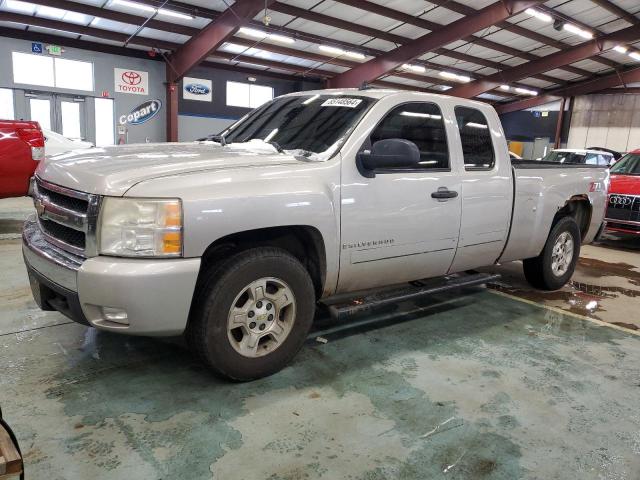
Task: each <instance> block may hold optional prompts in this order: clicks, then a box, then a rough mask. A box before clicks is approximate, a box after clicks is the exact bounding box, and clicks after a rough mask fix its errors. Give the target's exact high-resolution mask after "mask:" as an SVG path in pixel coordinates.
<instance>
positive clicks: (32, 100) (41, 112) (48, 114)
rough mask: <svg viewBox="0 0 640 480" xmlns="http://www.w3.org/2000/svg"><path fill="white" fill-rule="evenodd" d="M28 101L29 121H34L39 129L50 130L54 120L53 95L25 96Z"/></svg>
mask: <svg viewBox="0 0 640 480" xmlns="http://www.w3.org/2000/svg"><path fill="white" fill-rule="evenodd" d="M25 96H26V97H27V98H28V99H29V120H34V121H36V122H38V123H39V124H40V127H41V128H44V129H47V130H51V129H52V128H51V127H52V126H53V124H54V123H55V120H54V117H55V115H54V108H55V105H54V102H53V95H46V94H31V93H30V94H27V95H25Z"/></svg>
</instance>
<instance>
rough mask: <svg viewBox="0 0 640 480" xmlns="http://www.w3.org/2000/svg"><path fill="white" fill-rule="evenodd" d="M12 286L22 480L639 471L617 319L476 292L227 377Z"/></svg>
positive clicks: (9, 372)
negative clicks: (76, 318) (239, 380)
mask: <svg viewBox="0 0 640 480" xmlns="http://www.w3.org/2000/svg"><path fill="white" fill-rule="evenodd" d="M5 247H6V248H9V249H11V250H13V247H12V246H9V245H5ZM5 272H6V271H5ZM5 275H6V273H5ZM14 283H15V284H12V285H10V286H9V287H8V288H6V287H2V290H1V291H0V296H3V297H1V299H2V300H3V301H2V302H0V366H1V370H0V371H1V374H0V401H1V404H2V408H3V410H4V415H5V418H6V419H7V421H8V422H9V423H10V424H11V425H12V427H13V428H14V430H15V431H16V433H17V435H18V438H19V440H20V443H21V447H22V449H23V452H24V454H25V457H26V471H27V478H28V479H47V480H54V479H65V480H69V479H92V480H98V479H134V478H135V479H138V478H140V479H165V480H168V479H185V480H186V479H210V478H214V479H223V480H226V479H233V480H241V479H246V480H249V479H256V480H258V479H260V480H263V479H271V480H276V479H287V480H289V479H290V480H293V479H332V480H333V479H367V480H372V479H430V478H452V479H485V478H487V479H509V480H512V479H517V478H529V479H540V480H550V479H563V480H565V479H581V480H584V479H612V480H613V479H629V480H634V479H638V478H640V412H639V410H638V405H639V403H640V402H639V400H640V337H637V336H634V335H632V334H630V333H626V332H622V331H618V330H614V329H611V328H607V327H600V326H597V325H594V324H593V323H590V322H586V321H583V320H580V319H577V318H575V317H571V316H564V315H562V314H559V313H555V312H553V311H550V310H546V309H544V308H541V307H537V306H533V305H529V304H526V303H522V302H520V301H516V300H512V299H510V298H505V297H503V296H500V295H498V294H495V293H492V292H489V291H486V290H484V289H474V290H470V291H468V292H465V294H464V295H462V294H461V293H455V294H447V295H440V296H438V297H437V298H434V299H433V300H432V301H431V302H430V303H426V304H423V305H422V306H421V309H420V310H418V311H415V312H414V313H411V314H405V315H400V314H399V313H398V312H387V314H386V315H383V314H380V315H379V316H378V317H369V318H367V319H366V320H369V321H370V322H369V323H368V324H364V325H359V326H354V327H353V328H349V327H348V326H337V328H336V325H332V324H330V322H328V321H327V320H320V321H319V325H318V328H319V329H321V330H324V331H321V332H320V334H322V335H323V336H324V337H326V338H327V340H328V343H326V344H322V343H319V342H316V341H315V340H313V338H314V337H315V335H313V336H312V337H311V339H310V340H309V342H308V345H307V346H305V348H304V349H303V351H302V352H301V354H300V355H299V356H298V357H297V358H296V360H295V361H294V363H293V364H292V365H291V366H290V367H288V368H286V369H285V370H284V371H283V372H281V373H280V374H277V375H275V376H273V377H270V378H267V379H264V380H261V381H256V382H253V383H248V384H231V383H225V382H222V381H220V380H218V379H217V378H215V377H213V376H212V375H210V374H209V373H208V372H207V371H205V370H203V369H202V368H201V367H200V366H199V365H198V364H197V363H196V362H195V361H194V360H193V359H192V358H191V356H190V355H189V353H188V352H187V351H186V350H185V347H184V346H183V344H182V342H181V341H180V340H179V339H177V340H157V339H147V338H134V337H124V336H117V335H114V334H107V333H102V332H97V331H95V330H93V329H87V328H85V327H83V326H80V325H76V324H72V323H66V320H64V319H63V317H61V316H59V314H57V313H40V312H37V310H35V308H34V306H33V304H32V302H31V301H30V300H29V299H28V296H25V295H24V293H25V292H24V291H23V290H22V288H23V287H24V285H22V286H20V285H17V283H16V282H14ZM12 292H13V293H12ZM12 295H13V296H12ZM19 312H23V313H24V312H27V318H29V320H28V321H25V320H24V318H25V315H24V314H22V315H21V316H20V319H18V314H19ZM28 315H31V317H29V316H28ZM360 320H364V318H361V319H360ZM327 331H328V332H329V333H326V332H327ZM317 334H318V333H316V335H317Z"/></svg>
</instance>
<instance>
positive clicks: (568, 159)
mask: <svg viewBox="0 0 640 480" xmlns="http://www.w3.org/2000/svg"><path fill="white" fill-rule="evenodd" d="M586 158H587V155H586V154H584V153H577V152H559V151H557V150H555V151H553V152H549V153H547V154H546V155H545V156H544V157H543V158H542V161H543V162H553V163H571V164H575V163H585V160H586Z"/></svg>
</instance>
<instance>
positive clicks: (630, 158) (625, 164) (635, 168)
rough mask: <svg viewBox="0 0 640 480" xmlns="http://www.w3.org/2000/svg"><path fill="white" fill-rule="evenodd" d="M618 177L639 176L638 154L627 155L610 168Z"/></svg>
mask: <svg viewBox="0 0 640 480" xmlns="http://www.w3.org/2000/svg"><path fill="white" fill-rule="evenodd" d="M611 173H617V174H618V175H640V153H628V154H626V155H625V156H624V157H622V158H621V159H620V160H618V161H617V162H616V164H615V165H614V166H613V167H611Z"/></svg>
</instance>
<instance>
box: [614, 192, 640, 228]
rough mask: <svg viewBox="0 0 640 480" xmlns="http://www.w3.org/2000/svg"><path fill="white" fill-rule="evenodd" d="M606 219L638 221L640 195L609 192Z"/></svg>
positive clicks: (639, 219)
mask: <svg viewBox="0 0 640 480" xmlns="http://www.w3.org/2000/svg"><path fill="white" fill-rule="evenodd" d="M606 219H607V220H621V221H623V222H640V196H636V195H619V194H616V193H613V194H610V195H609V202H608V204H607V215H606Z"/></svg>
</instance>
